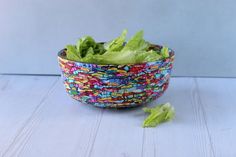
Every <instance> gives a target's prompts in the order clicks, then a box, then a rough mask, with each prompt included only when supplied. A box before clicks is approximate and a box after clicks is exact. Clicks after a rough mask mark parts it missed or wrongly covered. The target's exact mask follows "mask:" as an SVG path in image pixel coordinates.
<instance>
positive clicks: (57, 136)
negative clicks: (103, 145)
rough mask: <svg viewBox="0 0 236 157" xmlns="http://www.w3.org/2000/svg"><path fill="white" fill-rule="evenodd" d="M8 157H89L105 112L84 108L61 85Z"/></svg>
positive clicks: (85, 106)
mask: <svg viewBox="0 0 236 157" xmlns="http://www.w3.org/2000/svg"><path fill="white" fill-rule="evenodd" d="M43 106H44V107H43V108H41V109H40V111H39V112H38V113H37V114H35V116H34V117H33V118H32V119H31V120H30V122H29V124H28V125H27V127H26V128H25V133H24V134H21V136H22V139H21V141H20V142H19V143H15V144H14V146H12V148H11V150H10V151H9V152H8V153H7V155H8V156H24V157H32V156H34V157H37V156H39V157H42V156H43V157H52V156H56V157H60V156H62V157H64V156H83V157H86V156H89V154H90V151H91V149H92V145H93V142H94V140H95V138H96V133H97V130H98V128H99V125H100V122H101V119H102V115H103V110H102V109H99V108H95V107H93V106H90V105H84V104H80V103H79V102H78V101H76V100H74V99H72V98H71V97H70V96H69V95H67V94H66V92H65V89H64V86H63V84H62V82H61V81H59V82H58V83H57V84H56V86H55V88H54V90H53V92H52V93H51V94H50V95H49V97H48V98H47V99H46V100H45V101H44V102H43Z"/></svg>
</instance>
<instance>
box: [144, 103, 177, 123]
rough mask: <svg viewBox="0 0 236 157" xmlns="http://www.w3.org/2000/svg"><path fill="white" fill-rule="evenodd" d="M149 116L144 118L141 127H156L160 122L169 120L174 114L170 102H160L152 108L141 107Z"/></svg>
mask: <svg viewBox="0 0 236 157" xmlns="http://www.w3.org/2000/svg"><path fill="white" fill-rule="evenodd" d="M143 111H144V112H146V113H148V114H149V116H148V117H147V118H146V119H145V120H144V122H143V127H156V126H157V125H159V124H160V123H163V122H166V121H170V120H172V119H173V118H174V116H175V111H174V108H173V107H172V106H171V105H170V103H166V104H161V105H158V106H156V107H154V108H143Z"/></svg>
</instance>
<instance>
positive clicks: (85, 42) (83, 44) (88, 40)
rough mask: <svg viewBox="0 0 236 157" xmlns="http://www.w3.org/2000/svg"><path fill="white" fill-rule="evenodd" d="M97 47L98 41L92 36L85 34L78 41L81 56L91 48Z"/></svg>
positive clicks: (78, 50) (77, 45) (78, 51)
mask: <svg viewBox="0 0 236 157" xmlns="http://www.w3.org/2000/svg"><path fill="white" fill-rule="evenodd" d="M95 47H96V42H95V41H94V39H93V38H92V37H90V36H85V37H83V38H81V39H79V40H78V41H77V44H76V48H77V53H78V54H79V55H80V56H81V58H83V57H85V56H86V54H87V52H88V50H89V49H90V50H91V48H92V49H94V48H95Z"/></svg>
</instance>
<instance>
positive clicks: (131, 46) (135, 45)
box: [122, 30, 150, 52]
mask: <svg viewBox="0 0 236 157" xmlns="http://www.w3.org/2000/svg"><path fill="white" fill-rule="evenodd" d="M149 46H150V44H149V43H148V42H146V41H145V40H144V39H143V30H141V31H139V32H137V33H136V34H135V35H134V36H133V37H132V38H131V39H130V40H129V41H128V42H127V44H126V45H125V46H124V48H123V49H122V51H123V52H124V51H127V50H129V51H146V50H147V49H148V47H149Z"/></svg>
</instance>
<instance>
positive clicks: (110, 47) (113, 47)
mask: <svg viewBox="0 0 236 157" xmlns="http://www.w3.org/2000/svg"><path fill="white" fill-rule="evenodd" d="M126 35H127V30H126V29H125V30H123V32H122V34H121V35H120V36H119V37H117V38H116V39H114V40H112V41H110V42H107V43H105V44H104V48H105V50H107V51H121V50H122V48H123V47H124V43H125V39H126Z"/></svg>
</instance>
